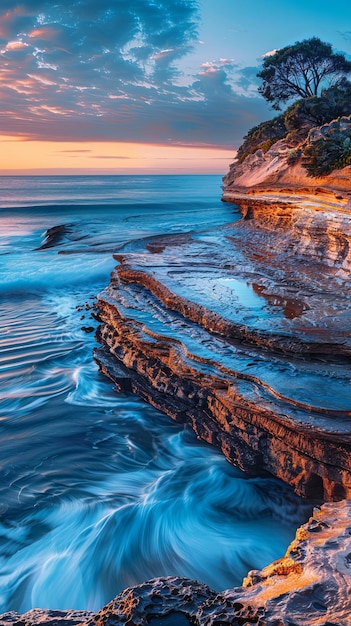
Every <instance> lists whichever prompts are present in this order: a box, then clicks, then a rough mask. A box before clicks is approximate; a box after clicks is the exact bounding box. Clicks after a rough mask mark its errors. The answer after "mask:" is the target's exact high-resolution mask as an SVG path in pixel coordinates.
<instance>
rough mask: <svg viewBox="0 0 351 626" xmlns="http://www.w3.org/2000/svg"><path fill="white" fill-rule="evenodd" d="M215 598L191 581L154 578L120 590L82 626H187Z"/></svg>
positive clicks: (203, 586)
mask: <svg viewBox="0 0 351 626" xmlns="http://www.w3.org/2000/svg"><path fill="white" fill-rule="evenodd" d="M215 597H216V593H215V592H214V591H212V590H211V589H210V588H209V587H207V585H204V584H202V583H199V582H197V581H195V580H189V579H186V578H180V577H172V576H169V577H166V578H155V579H153V580H150V581H148V582H146V583H143V584H141V585H137V586H136V587H132V588H129V589H126V590H125V591H123V592H122V593H121V594H119V595H118V596H117V597H116V598H115V599H114V600H112V602H110V603H109V604H107V605H106V606H105V607H104V608H103V609H101V611H99V613H97V614H96V615H95V616H94V617H92V618H91V619H89V620H88V621H87V622H85V625H84V626H112V625H113V626H122V625H124V624H125V625H128V626H129V625H130V626H144V625H145V626H146V625H148V626H172V625H174V626H191V624H193V623H194V621H193V620H194V619H195V616H196V614H197V612H198V610H199V607H200V606H202V605H203V603H204V602H205V601H209V600H213V599H214V598H215Z"/></svg>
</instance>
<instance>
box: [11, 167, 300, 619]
mask: <svg viewBox="0 0 351 626" xmlns="http://www.w3.org/2000/svg"><path fill="white" fill-rule="evenodd" d="M220 186H221V179H220V177H219V176H66V177H63V176H62V177H61V176H46V177H41V176H36V177H27V176H21V177H0V259H1V266H0V267H1V272H0V319H1V333H0V350H1V359H0V438H1V441H0V443H1V445H0V580H1V584H0V612H5V611H10V610H15V611H18V612H24V611H27V610H29V609H30V608H34V607H41V608H53V609H65V608H77V609H89V610H93V611H96V610H99V609H100V608H101V607H102V606H103V605H104V604H106V603H107V602H108V601H110V600H111V599H112V598H113V597H114V596H115V595H116V594H117V593H119V592H120V591H121V590H123V589H124V588H126V587H128V586H132V585H135V584H138V583H140V582H143V581H145V580H148V579H150V578H152V577H155V576H165V575H178V576H185V577H189V578H194V579H197V580H201V581H202V582H205V583H207V584H208V585H209V586H210V587H212V588H213V589H215V590H218V591H220V590H223V589H226V588H229V587H233V586H236V585H240V584H241V582H242V578H243V576H245V575H246V574H247V572H248V571H249V570H250V569H260V568H262V567H263V566H265V565H267V564H268V563H269V562H271V561H272V560H274V559H277V558H279V557H281V556H283V554H284V552H285V550H286V548H287V546H288V544H289V542H290V541H291V540H292V539H293V537H294V534H295V530H296V527H297V526H298V525H299V524H300V523H303V522H304V521H306V519H307V518H308V515H309V513H310V507H309V505H308V504H306V503H304V502H303V501H302V500H301V499H299V498H298V497H297V496H295V495H294V494H293V493H292V491H291V489H290V488H289V487H288V486H286V485H284V484H283V483H281V482H280V481H278V480H275V479H274V478H269V477H264V478H263V477H262V478H260V477H258V478H251V477H248V476H246V475H245V474H243V473H242V472H241V471H239V470H238V469H236V468H234V467H232V466H231V465H230V464H229V463H228V462H227V461H226V460H225V459H224V457H223V456H222V455H221V453H220V452H219V451H218V450H216V449H214V448H212V447H210V446H209V445H207V444H205V443H202V442H199V441H198V440H197V439H196V437H195V435H194V434H193V432H192V431H191V430H190V428H188V427H185V426H180V425H179V424H176V423H175V422H173V421H172V420H171V419H170V418H169V417H167V416H165V415H163V414H162V413H160V412H159V411H156V410H155V409H153V408H152V407H150V406H149V405H147V404H145V403H144V402H142V401H141V400H139V399H138V398H137V397H135V396H133V395H128V394H117V393H116V392H115V391H114V389H113V385H112V383H111V381H109V380H108V379H106V378H105V377H104V376H103V375H102V374H100V373H99V371H98V367H97V365H96V364H95V362H94V360H93V349H94V347H95V346H96V342H95V338H94V332H86V330H89V331H91V329H92V328H95V327H96V322H95V320H94V319H93V317H92V316H91V314H92V307H93V306H94V302H95V300H96V296H97V294H98V293H99V292H100V291H101V290H102V289H103V288H104V287H105V286H106V285H107V284H108V282H109V277H110V272H111V270H112V269H113V267H114V266H115V264H116V261H114V259H113V258H112V254H113V253H114V252H117V251H118V250H119V249H121V247H122V246H123V245H124V244H125V243H127V242H128V241H131V240H135V239H142V238H145V237H149V236H152V235H155V234H160V233H171V232H173V233H178V232H189V231H191V232H195V233H196V232H199V231H204V230H206V229H213V228H216V226H220V225H222V224H225V223H228V222H231V221H234V220H237V219H239V213H238V210H237V209H236V207H235V206H234V205H230V204H224V203H222V202H221V201H220V196H221V187H220ZM54 227H59V228H56V229H55V231H51V232H54V233H56V236H55V237H53V239H52V241H51V244H50V245H48V246H45V245H44V246H43V244H44V243H45V241H47V240H46V239H45V237H46V231H47V230H48V229H52V228H54ZM84 328H85V330H84Z"/></svg>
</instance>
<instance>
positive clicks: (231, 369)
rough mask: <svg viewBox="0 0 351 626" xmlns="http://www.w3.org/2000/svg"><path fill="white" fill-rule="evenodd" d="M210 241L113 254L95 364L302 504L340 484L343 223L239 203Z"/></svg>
mask: <svg viewBox="0 0 351 626" xmlns="http://www.w3.org/2000/svg"><path fill="white" fill-rule="evenodd" d="M237 201H238V202H239V203H240V204H242V212H243V218H242V219H241V220H240V221H238V222H235V223H233V224H228V225H227V226H226V227H223V228H221V229H219V230H218V229H217V230H216V232H212V231H206V232H203V233H201V234H196V235H193V236H192V235H191V233H188V234H186V235H184V234H180V235H179V236H178V237H177V236H176V235H174V234H173V235H171V236H167V235H164V236H162V237H155V238H153V239H150V240H147V241H146V242H137V243H131V244H128V245H127V246H125V248H124V249H123V250H121V252H120V253H119V254H118V255H116V257H115V258H116V261H118V263H119V265H118V266H117V267H116V269H115V271H114V273H113V275H112V278H111V282H110V285H109V287H108V288H107V289H106V290H105V291H104V292H103V293H102V294H101V295H100V297H99V302H98V306H99V316H100V319H101V322H102V325H101V326H100V329H99V339H100V341H101V344H102V348H101V349H100V350H98V351H97V353H96V359H97V361H98V362H99V363H100V365H101V368H102V369H103V371H105V372H106V373H107V374H108V375H110V377H111V378H112V379H113V380H114V381H115V382H116V383H117V385H118V386H119V387H121V388H124V389H130V390H132V391H134V392H136V393H138V394H139V395H140V396H142V397H143V398H144V399H146V400H147V401H148V402H150V403H151V404H153V405H154V406H156V407H157V408H160V409H161V410H163V411H164V412H166V413H168V414H169V415H170V416H171V417H172V418H174V419H176V420H179V421H184V422H187V423H189V424H190V425H191V426H192V427H193V429H194V430H195V432H196V433H197V435H198V436H199V437H200V438H202V439H204V440H205V441H207V442H209V443H212V444H214V445H216V446H219V447H220V448H221V449H222V451H223V453H224V454H225V456H226V457H227V459H228V460H229V461H230V462H232V463H234V464H235V465H237V466H239V467H240V468H241V469H243V470H244V471H246V472H249V473H251V474H261V473H262V472H269V473H271V474H273V475H275V476H277V477H279V478H281V479H282V480H284V481H286V482H288V483H289V484H291V485H292V486H293V488H294V489H295V491H296V492H297V493H298V494H300V495H304V496H309V497H316V498H321V499H324V500H328V501H332V500H340V499H342V498H344V497H348V496H349V494H350V487H351V480H350V479H351V461H350V450H351V411H350V408H351V385H350V377H351V372H350V367H349V364H350V355H351V333H350V331H351V311H350V307H349V303H350V296H351V291H350V290H351V283H350V281H349V271H348V269H349V262H350V259H349V252H348V250H349V248H348V243H349V232H348V224H349V213H348V210H347V209H345V208H344V207H343V205H341V206H338V208H337V209H336V210H334V209H333V207H332V206H329V207H328V208H326V207H324V210H323V211H321V210H320V208H319V209H317V208H316V207H314V206H311V205H310V206H307V207H306V205H305V204H303V205H302V204H301V205H300V206H298V205H296V204H293V203H291V202H279V201H277V202H272V201H271V202H268V201H266V200H262V199H259V200H255V199H253V198H251V199H250V198H247V197H245V198H244V199H243V200H242V199H241V197H238V199H237Z"/></svg>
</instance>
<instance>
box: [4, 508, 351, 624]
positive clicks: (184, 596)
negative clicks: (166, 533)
mask: <svg viewBox="0 0 351 626" xmlns="http://www.w3.org/2000/svg"><path fill="white" fill-rule="evenodd" d="M350 535H351V502H350V501H342V502H338V503H328V504H324V505H323V506H322V507H321V508H320V509H315V511H314V515H313V517H312V518H311V519H310V520H309V522H308V523H307V524H304V525H303V526H302V527H301V528H299V529H298V530H297V533H296V538H295V540H294V541H293V542H292V543H291V545H290V546H289V548H288V550H287V552H286V555H285V556H284V557H283V558H282V559H279V560H278V561H275V562H274V563H272V564H271V565H269V566H267V567H266V568H264V569H263V570H261V571H251V572H249V573H248V575H247V577H246V578H245V579H244V582H243V586H242V587H236V588H234V589H228V590H226V591H223V592H221V593H217V592H215V591H213V590H212V589H210V588H209V587H207V586H206V585H203V584H202V583H199V582H198V581H194V580H189V579H184V578H179V577H171V576H170V577H166V578H155V579H153V580H150V581H148V582H146V583H143V584H141V585H137V586H136V587H132V588H129V589H126V590H125V591H123V592H122V593H121V594H119V595H118V596H116V598H115V599H114V600H112V602H110V603H109V604H107V605H106V606H105V607H103V608H102V609H101V610H100V611H99V612H98V613H96V614H93V613H88V612H85V611H44V610H39V609H35V610H33V611H29V612H28V613H25V614H24V615H19V614H17V613H14V612H11V613H5V614H3V615H0V626H34V624H41V625H43V624H45V625H47V626H76V625H77V626H78V624H81V625H82V626H83V625H84V626H122V625H126V626H188V625H189V626H226V625H230V624H231V625H232V626H247V625H249V624H256V625H257V626H293V625H294V626H306V624H308V626H314V625H315V626H317V625H318V626H349V625H350V615H351V600H350V598H351V595H350V593H351V551H350V550H351V548H350Z"/></svg>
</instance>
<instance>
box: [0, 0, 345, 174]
mask: <svg viewBox="0 0 351 626" xmlns="http://www.w3.org/2000/svg"><path fill="white" fill-rule="evenodd" d="M314 36H317V37H320V38H321V39H322V40H323V41H326V42H328V43H331V44H332V46H333V48H334V51H336V52H342V53H343V54H345V56H346V57H347V58H348V59H350V60H351V3H350V2H349V1H346V0H334V1H333V2H330V0H328V2H326V1H324V0H318V1H317V0H308V2H307V1H306V0H279V1H278V0H264V1H263V0H69V1H68V0H56V1H55V0H54V1H49V0H1V1H0V174H3V175H4V174H5V175H6V174H43V173H48V174H50V173H54V174H55V173H56V174H59V173H62V174H68V173H72V174H76V173H80V174H84V173H87V174H90V173H111V174H112V173H113V174H119V173H122V174H123V173H130V174H132V173H221V174H225V172H226V171H227V169H228V165H229V163H230V162H231V160H233V157H234V155H235V150H236V149H237V148H238V146H239V145H240V143H241V141H242V138H243V136H244V135H245V133H246V132H247V131H248V130H249V129H250V128H251V127H252V126H254V125H256V124H258V123H260V122H261V121H263V120H265V119H269V118H270V117H272V116H273V115H275V114H276V113H274V112H273V111H272V110H271V109H270V107H269V106H268V104H267V103H266V102H265V101H264V100H263V98H262V97H261V96H260V95H259V94H258V92H257V87H258V85H259V81H258V79H257V77H256V74H257V72H258V71H259V70H260V67H261V65H262V59H263V56H264V55H265V54H266V53H267V52H270V51H272V50H276V49H279V48H282V47H284V46H287V45H289V44H292V43H295V42H296V41H301V40H302V39H306V38H309V37H314Z"/></svg>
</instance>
